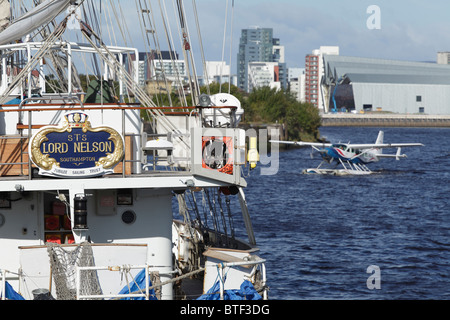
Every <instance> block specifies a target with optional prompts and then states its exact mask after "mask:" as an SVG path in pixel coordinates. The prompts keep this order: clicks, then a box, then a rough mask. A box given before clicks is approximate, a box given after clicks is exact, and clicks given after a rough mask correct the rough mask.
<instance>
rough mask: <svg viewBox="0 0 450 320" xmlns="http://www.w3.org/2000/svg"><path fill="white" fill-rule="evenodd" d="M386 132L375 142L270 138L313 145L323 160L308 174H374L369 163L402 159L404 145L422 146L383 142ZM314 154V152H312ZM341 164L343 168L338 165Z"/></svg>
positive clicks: (418, 144)
mask: <svg viewBox="0 0 450 320" xmlns="http://www.w3.org/2000/svg"><path fill="white" fill-rule="evenodd" d="M383 139H384V132H383V131H380V132H379V133H378V137H377V139H376V141H375V143H374V144H350V143H336V144H331V143H320V142H303V141H280V140H270V142H271V143H279V144H291V145H298V146H311V147H312V149H313V151H315V152H317V153H319V154H320V155H321V157H322V162H321V163H320V164H319V166H318V167H317V168H309V169H305V170H303V173H306V174H332V175H367V174H372V173H373V171H371V170H370V169H369V168H368V167H367V165H368V164H369V163H373V162H378V161H379V160H380V159H382V158H394V159H396V160H400V159H401V158H406V157H407V156H406V154H402V153H401V152H402V151H401V148H403V147H420V146H424V145H423V144H422V143H383ZM387 148H397V152H396V153H395V154H385V153H383V149H387ZM311 154H313V153H311ZM324 164H329V165H334V167H332V168H323V167H322V166H323V165H324ZM339 165H341V166H342V168H341V169H337V167H338V166H339Z"/></svg>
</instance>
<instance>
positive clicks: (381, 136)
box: [375, 130, 384, 154]
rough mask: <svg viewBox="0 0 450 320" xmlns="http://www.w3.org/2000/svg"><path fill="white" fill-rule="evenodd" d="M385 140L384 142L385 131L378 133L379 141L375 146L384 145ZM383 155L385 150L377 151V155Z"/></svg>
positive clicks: (379, 149)
mask: <svg viewBox="0 0 450 320" xmlns="http://www.w3.org/2000/svg"><path fill="white" fill-rule="evenodd" d="M383 140H384V131H381V130H380V132H378V137H377V140H376V141H375V144H383ZM382 153H383V148H378V149H377V154H382Z"/></svg>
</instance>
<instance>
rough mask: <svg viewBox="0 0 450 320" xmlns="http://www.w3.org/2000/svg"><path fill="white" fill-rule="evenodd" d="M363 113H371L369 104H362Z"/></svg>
mask: <svg viewBox="0 0 450 320" xmlns="http://www.w3.org/2000/svg"><path fill="white" fill-rule="evenodd" d="M363 109H364V111H372V105H371V104H363Z"/></svg>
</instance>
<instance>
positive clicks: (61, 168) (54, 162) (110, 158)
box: [29, 112, 124, 178]
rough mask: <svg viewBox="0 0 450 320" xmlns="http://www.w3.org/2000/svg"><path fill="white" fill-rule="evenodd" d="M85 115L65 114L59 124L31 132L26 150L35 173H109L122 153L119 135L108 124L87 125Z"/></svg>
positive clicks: (70, 175) (90, 174)
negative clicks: (37, 171) (27, 149)
mask: <svg viewBox="0 0 450 320" xmlns="http://www.w3.org/2000/svg"><path fill="white" fill-rule="evenodd" d="M88 118H89V116H88V115H87V114H85V113H83V112H73V113H69V114H66V115H65V116H64V117H63V120H62V121H61V125H60V126H59V127H54V126H47V127H44V128H42V129H41V130H39V131H38V132H37V133H36V134H35V135H33V137H32V139H31V143H30V146H29V148H30V150H29V152H30V154H31V160H32V161H33V163H34V164H36V166H37V167H38V168H39V174H41V175H50V176H57V177H70V178H78V177H91V176H98V175H104V174H107V173H112V172H113V168H114V166H116V165H117V163H119V162H120V161H122V158H123V155H124V148H123V146H124V142H123V137H122V136H121V135H120V134H119V133H118V132H117V131H116V130H114V129H113V128H110V127H97V128H93V127H91V124H90V121H88Z"/></svg>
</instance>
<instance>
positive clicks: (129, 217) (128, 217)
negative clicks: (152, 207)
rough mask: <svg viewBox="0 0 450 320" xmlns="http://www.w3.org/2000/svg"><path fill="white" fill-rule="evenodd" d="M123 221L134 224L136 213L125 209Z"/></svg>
mask: <svg viewBox="0 0 450 320" xmlns="http://www.w3.org/2000/svg"><path fill="white" fill-rule="evenodd" d="M122 221H123V222H124V223H126V224H132V223H133V222H135V221H136V213H134V212H133V211H130V210H128V211H125V212H124V213H122Z"/></svg>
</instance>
